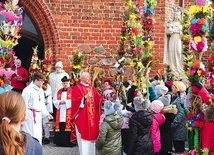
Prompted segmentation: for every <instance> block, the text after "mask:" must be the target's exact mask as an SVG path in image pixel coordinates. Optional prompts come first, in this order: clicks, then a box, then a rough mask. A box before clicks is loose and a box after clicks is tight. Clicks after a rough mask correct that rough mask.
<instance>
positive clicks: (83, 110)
mask: <svg viewBox="0 0 214 155" xmlns="http://www.w3.org/2000/svg"><path fill="white" fill-rule="evenodd" d="M90 83H91V77H90V74H89V73H88V72H82V74H81V75H80V82H79V83H78V84H77V85H76V86H75V87H74V88H73V91H72V112H71V119H72V121H74V124H75V128H76V135H77V143H78V146H79V152H80V155H89V154H90V155H95V154H96V151H95V150H96V149H95V141H96V140H97V138H98V135H99V121H100V115H101V112H102V111H101V106H102V100H103V97H102V95H101V94H99V93H98V91H97V90H96V88H95V87H93V86H92V85H91V84H90Z"/></svg>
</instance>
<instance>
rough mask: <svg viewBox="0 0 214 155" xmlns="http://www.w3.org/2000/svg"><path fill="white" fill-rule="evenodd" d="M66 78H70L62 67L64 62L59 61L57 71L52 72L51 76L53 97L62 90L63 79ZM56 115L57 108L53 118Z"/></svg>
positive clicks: (54, 110)
mask: <svg viewBox="0 0 214 155" xmlns="http://www.w3.org/2000/svg"><path fill="white" fill-rule="evenodd" d="M64 76H66V77H67V78H69V75H68V73H66V72H65V71H64V70H63V65H62V61H58V62H57V63H56V64H55V71H54V72H52V73H51V74H50V75H49V82H50V86H51V90H52V97H54V95H55V94H56V93H57V91H58V90H59V89H60V88H62V87H63V86H62V82H61V79H62V78H63V77H64ZM55 113H56V109H55V107H54V108H53V116H54V117H55V115H56V114H55Z"/></svg>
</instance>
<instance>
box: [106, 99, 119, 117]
mask: <svg viewBox="0 0 214 155" xmlns="http://www.w3.org/2000/svg"><path fill="white" fill-rule="evenodd" d="M103 107H104V113H105V115H110V114H114V113H115V112H117V111H119V110H120V103H119V102H115V103H114V102H111V101H109V100H107V101H105V102H104V106H103Z"/></svg>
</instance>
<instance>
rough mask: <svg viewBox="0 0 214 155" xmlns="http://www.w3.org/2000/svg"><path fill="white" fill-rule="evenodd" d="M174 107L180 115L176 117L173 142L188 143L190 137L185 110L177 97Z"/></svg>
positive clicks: (173, 124) (173, 127)
mask: <svg viewBox="0 0 214 155" xmlns="http://www.w3.org/2000/svg"><path fill="white" fill-rule="evenodd" d="M172 104H173V105H176V108H177V109H178V113H177V114H176V115H175V119H174V120H173V122H172V124H171V127H172V130H173V141H186V140H187V135H188V129H187V126H186V120H185V117H186V116H185V114H184V109H183V108H182V107H181V99H180V97H177V98H176V99H175V100H174V101H173V102H172Z"/></svg>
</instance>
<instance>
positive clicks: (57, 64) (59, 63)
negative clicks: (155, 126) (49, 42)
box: [55, 61, 63, 68]
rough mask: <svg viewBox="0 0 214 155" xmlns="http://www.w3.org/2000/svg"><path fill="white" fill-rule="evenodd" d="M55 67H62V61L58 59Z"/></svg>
mask: <svg viewBox="0 0 214 155" xmlns="http://www.w3.org/2000/svg"><path fill="white" fill-rule="evenodd" d="M55 67H60V68H63V65H62V61H58V62H57V63H56V64H55Z"/></svg>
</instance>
